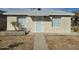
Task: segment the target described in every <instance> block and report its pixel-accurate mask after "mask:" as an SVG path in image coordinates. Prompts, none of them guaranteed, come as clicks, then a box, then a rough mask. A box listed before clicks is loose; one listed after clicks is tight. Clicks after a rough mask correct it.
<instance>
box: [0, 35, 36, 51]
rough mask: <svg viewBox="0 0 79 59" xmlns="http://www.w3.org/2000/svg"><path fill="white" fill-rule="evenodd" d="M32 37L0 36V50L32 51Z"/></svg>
mask: <svg viewBox="0 0 79 59" xmlns="http://www.w3.org/2000/svg"><path fill="white" fill-rule="evenodd" d="M32 38H33V36H32V35H25V36H0V50H32V49H33V44H34V41H33V39H32Z"/></svg>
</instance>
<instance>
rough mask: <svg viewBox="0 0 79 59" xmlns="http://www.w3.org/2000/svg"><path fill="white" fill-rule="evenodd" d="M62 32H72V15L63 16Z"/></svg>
mask: <svg viewBox="0 0 79 59" xmlns="http://www.w3.org/2000/svg"><path fill="white" fill-rule="evenodd" d="M61 32H63V33H70V32H71V17H62V18H61Z"/></svg>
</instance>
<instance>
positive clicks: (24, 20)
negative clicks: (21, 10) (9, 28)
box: [18, 16, 27, 27]
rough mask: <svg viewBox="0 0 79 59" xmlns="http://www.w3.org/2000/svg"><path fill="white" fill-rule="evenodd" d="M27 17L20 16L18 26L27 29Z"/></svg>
mask: <svg viewBox="0 0 79 59" xmlns="http://www.w3.org/2000/svg"><path fill="white" fill-rule="evenodd" d="M26 21H27V20H26V16H19V17H18V26H23V27H26V25H27V23H26Z"/></svg>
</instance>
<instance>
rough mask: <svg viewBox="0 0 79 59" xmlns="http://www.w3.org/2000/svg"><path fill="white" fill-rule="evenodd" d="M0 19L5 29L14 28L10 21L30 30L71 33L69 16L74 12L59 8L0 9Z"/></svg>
mask: <svg viewBox="0 0 79 59" xmlns="http://www.w3.org/2000/svg"><path fill="white" fill-rule="evenodd" d="M1 10H2V11H4V12H2V13H1V14H0V15H1V16H0V21H1V20H3V19H4V20H5V21H3V22H2V23H1V24H0V26H2V25H3V24H4V26H5V27H4V29H5V30H15V28H14V26H13V25H12V24H11V22H17V23H20V24H21V25H23V26H24V27H25V28H27V29H28V30H29V31H30V32H45V33H71V17H73V16H74V13H71V12H67V11H60V10H42V9H40V10H38V9H35V10H26V9H16V8H15V9H6V10H4V9H1Z"/></svg>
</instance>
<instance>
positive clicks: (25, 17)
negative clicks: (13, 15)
mask: <svg viewBox="0 0 79 59" xmlns="http://www.w3.org/2000/svg"><path fill="white" fill-rule="evenodd" d="M19 18H25V19H26V16H18V17H17V23H20V22H19ZM21 24H22V23H21ZM22 25H24V24H22ZM18 26H19V25H18Z"/></svg>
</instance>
